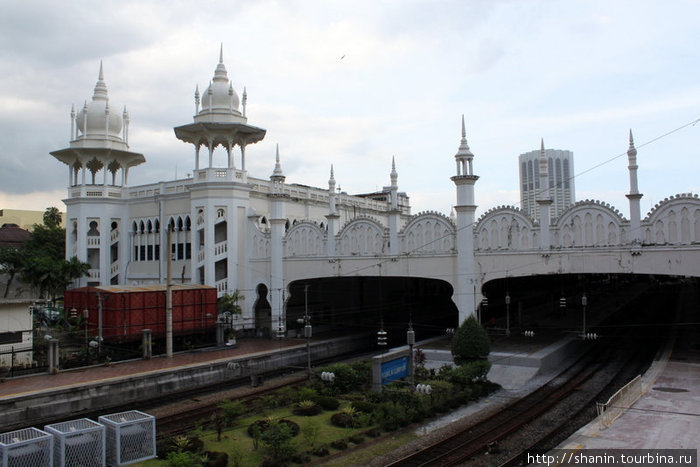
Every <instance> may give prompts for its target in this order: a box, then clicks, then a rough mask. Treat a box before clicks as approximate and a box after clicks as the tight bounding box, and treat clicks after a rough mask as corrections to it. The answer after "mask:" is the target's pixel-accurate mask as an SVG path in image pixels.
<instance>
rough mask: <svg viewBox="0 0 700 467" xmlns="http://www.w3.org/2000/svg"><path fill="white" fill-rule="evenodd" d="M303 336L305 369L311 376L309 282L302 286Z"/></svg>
mask: <svg viewBox="0 0 700 467" xmlns="http://www.w3.org/2000/svg"><path fill="white" fill-rule="evenodd" d="M304 336H305V337H306V370H307V371H308V373H309V378H311V323H310V322H309V284H306V285H305V286H304Z"/></svg>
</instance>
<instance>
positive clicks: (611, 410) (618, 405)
mask: <svg viewBox="0 0 700 467" xmlns="http://www.w3.org/2000/svg"><path fill="white" fill-rule="evenodd" d="M641 396H642V377H641V376H640V375H637V376H636V377H635V378H634V379H633V380H632V381H630V382H629V383H627V384H625V385H624V386H623V387H621V388H620V389H619V390H618V391H617V392H616V393H615V394H613V395H612V396H611V397H610V399H608V401H607V402H605V403H602V402H596V409H597V411H598V423H599V424H600V426H601V428H606V427H608V426H610V424H611V423H612V422H613V421H614V420H615V419H616V418H617V417H619V416H620V415H622V414H623V413H624V412H625V410H627V409H629V408H630V407H631V406H632V404H634V403H635V402H637V399H639V398H640V397H641Z"/></svg>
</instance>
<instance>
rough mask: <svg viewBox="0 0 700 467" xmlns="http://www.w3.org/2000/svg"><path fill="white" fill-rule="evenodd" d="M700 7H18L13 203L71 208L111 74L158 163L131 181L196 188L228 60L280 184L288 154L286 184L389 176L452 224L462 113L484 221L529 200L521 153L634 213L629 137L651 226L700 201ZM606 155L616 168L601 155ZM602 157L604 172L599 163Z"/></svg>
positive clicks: (3, 111) (1, 128)
mask: <svg viewBox="0 0 700 467" xmlns="http://www.w3.org/2000/svg"><path fill="white" fill-rule="evenodd" d="M698 18H700V2H698V1H697V0H686V1H684V0H670V1H667V2H662V1H658V0H633V1H623V0H614V1H610V0H603V1H573V0H572V1H526V0H522V1H493V0H484V1H475V0H457V1H411V0H401V1H398V0H397V1H377V0H370V1H365V0H352V1H329V0H324V1H287V0H285V1H265V0H255V1H232V0H225V1H203V2H186V1H173V0H169V1H165V0H163V1H144V0H139V1H123V0H121V1H103V2H94V1H87V0H86V1H70V2H56V1H48V0H47V1H32V0H22V1H8V0H5V1H3V2H2V14H1V15H0V167H2V169H0V170H1V171H0V208H14V209H41V210H43V209H44V208H46V207H47V206H57V207H59V208H60V209H61V210H65V205H64V204H63V203H62V202H61V199H62V198H64V197H65V194H66V185H67V183H68V180H67V179H68V175H67V172H68V171H67V169H66V167H65V166H64V165H63V164H62V163H60V162H58V161H57V160H56V159H54V158H53V157H52V156H51V155H49V152H50V151H53V150H57V149H62V148H65V147H67V146H68V144H69V137H70V118H69V114H70V109H71V104H75V106H76V108H79V107H81V106H82V104H83V102H84V101H85V100H86V99H88V100H89V99H90V98H91V96H92V92H93V88H94V86H95V82H96V80H97V75H98V70H99V63H100V60H103V62H104V73H105V81H106V83H107V86H108V89H109V97H110V107H111V108H119V109H121V108H122V107H123V106H124V105H126V106H127V108H128V110H129V113H130V116H131V126H130V138H129V143H130V147H131V150H132V151H135V152H140V153H142V154H144V155H145V157H146V163H145V164H142V165H141V166H139V167H136V168H134V169H132V170H131V171H130V173H129V182H130V185H136V184H145V183H154V182H158V181H167V180H171V179H173V178H174V177H175V176H176V174H177V176H178V177H184V176H185V175H186V174H187V173H188V172H191V171H192V169H193V167H194V150H193V148H192V146H191V145H188V144H185V143H183V142H181V141H179V140H177V139H176V138H175V136H174V133H173V130H172V128H173V127H175V126H179V125H184V124H187V123H190V122H192V116H193V113H194V98H193V94H194V89H195V85H197V84H198V85H199V88H200V91H202V90H204V89H205V88H206V86H207V84H208V82H209V80H210V79H211V78H212V77H213V73H214V69H215V68H216V64H217V62H218V57H219V46H220V44H222V43H223V50H224V63H225V65H226V68H227V70H228V73H229V78H231V79H232V80H233V85H234V88H235V90H236V91H237V93H238V94H239V95H241V94H242V92H243V86H246V87H247V90H248V107H247V114H248V122H249V123H250V124H252V125H256V126H260V127H262V128H266V129H267V136H266V138H265V140H263V141H262V142H260V143H258V144H256V145H252V146H249V147H248V148H247V151H246V156H247V157H246V162H247V169H248V172H249V174H250V175H251V176H254V177H262V178H267V177H269V175H270V174H271V173H272V170H273V168H274V157H275V144H279V145H280V154H281V160H282V169H283V170H284V172H285V175H286V176H287V182H288V183H301V184H306V185H312V186H318V187H324V188H327V186H328V185H327V180H328V176H329V170H330V164H331V163H332V164H334V167H335V178H336V180H337V183H338V184H339V185H340V186H341V188H342V190H343V191H346V192H348V193H362V192H370V191H374V190H376V189H381V187H382V186H385V185H388V184H389V182H390V179H389V173H390V171H391V158H392V156H395V158H396V165H397V171H398V173H399V189H400V190H401V191H405V192H407V194H408V195H409V196H410V197H411V202H412V205H413V213H418V212H421V211H426V210H433V211H439V212H442V213H444V214H449V212H450V209H451V207H452V205H453V204H455V194H454V193H455V191H454V185H453V183H452V182H451V181H450V176H452V175H454V174H455V163H454V154H455V152H456V151H457V147H458V146H459V140H460V132H461V123H460V119H461V115H462V114H464V116H465V120H466V128H467V139H468V141H469V145H470V147H471V149H472V151H473V153H474V154H475V159H474V172H475V174H477V175H479V176H480V177H481V178H480V179H479V181H478V182H477V184H476V199H477V203H478V204H479V210H478V211H477V214H480V213H483V212H484V211H486V210H488V209H490V208H492V207H495V206H498V205H518V204H519V192H518V165H517V157H518V155H519V154H521V153H524V152H528V151H531V150H535V149H539V146H540V139H541V138H544V143H545V147H546V148H552V149H568V150H571V151H573V152H574V159H575V163H574V167H575V173H577V174H580V175H578V176H577V178H576V182H575V183H576V198H577V199H578V200H582V199H599V200H602V201H605V202H608V203H611V204H613V205H614V206H615V207H617V208H618V209H619V210H620V211H621V212H622V213H623V214H624V215H625V216H628V213H629V209H628V204H627V199H626V198H625V196H624V195H625V193H627V192H628V191H629V185H628V173H627V158H626V157H624V156H623V157H616V156H620V155H622V154H624V153H625V151H626V150H627V145H628V140H627V138H628V131H629V129H630V128H631V129H632V131H633V132H634V137H635V142H636V143H637V146H641V145H643V144H644V143H646V142H649V141H651V140H654V139H656V138H657V137H659V136H661V135H664V134H666V133H668V132H670V131H672V130H675V129H677V128H679V127H683V126H684V125H687V126H685V128H682V129H680V130H678V131H676V132H674V133H672V134H670V135H668V136H665V137H663V138H660V139H658V140H657V141H655V142H653V143H651V144H648V145H646V146H644V147H642V148H640V149H639V155H638V161H639V166H640V168H639V185H640V191H641V192H642V193H644V198H642V211H643V214H642V215H645V214H646V213H647V212H648V211H649V209H650V208H651V206H653V204H654V203H657V202H659V201H661V200H662V199H663V198H664V197H667V196H670V195H673V194H676V193H684V192H691V191H692V192H694V193H697V192H699V191H700V164H699V163H698V158H699V157H700V124H698V125H695V126H692V125H688V124H689V123H692V122H694V121H696V120H697V119H698V118H700V79H699V78H700V45H699V44H700V27H699V26H698V24H699V23H698ZM606 161H609V162H606ZM601 164H602V165H601Z"/></svg>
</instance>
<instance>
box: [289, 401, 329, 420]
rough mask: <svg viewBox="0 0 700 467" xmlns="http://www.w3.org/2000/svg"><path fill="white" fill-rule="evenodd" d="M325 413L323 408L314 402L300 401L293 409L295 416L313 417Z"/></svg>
mask: <svg viewBox="0 0 700 467" xmlns="http://www.w3.org/2000/svg"><path fill="white" fill-rule="evenodd" d="M322 411H323V409H321V407H320V406H319V405H318V404H317V403H316V402H314V401H308V400H307V401H300V402H297V404H296V406H295V407H294V408H293V409H292V412H293V413H294V414H295V415H302V416H304V417H312V416H314V415H318V414H320V413H321V412H322Z"/></svg>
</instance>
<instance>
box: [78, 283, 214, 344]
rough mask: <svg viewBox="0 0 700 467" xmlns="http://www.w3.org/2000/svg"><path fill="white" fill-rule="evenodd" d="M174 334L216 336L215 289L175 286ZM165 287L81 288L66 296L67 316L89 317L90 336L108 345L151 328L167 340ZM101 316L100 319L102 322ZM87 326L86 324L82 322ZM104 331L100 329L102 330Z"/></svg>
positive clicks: (118, 286) (139, 334) (128, 339)
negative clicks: (213, 334)
mask: <svg viewBox="0 0 700 467" xmlns="http://www.w3.org/2000/svg"><path fill="white" fill-rule="evenodd" d="M172 291H173V292H172V297H173V335H174V336H188V335H195V334H206V333H213V332H214V330H215V326H216V320H217V308H216V288H215V287H209V286H206V285H199V284H178V285H173V286H172ZM165 304H166V286H165V285H163V284H154V285H141V286H126V285H109V286H97V287H80V288H77V289H72V290H67V291H66V292H65V294H64V310H66V312H67V313H68V316H73V317H76V316H82V317H83V319H84V318H87V333H88V334H89V335H90V336H91V337H96V336H99V335H100V331H101V334H102V338H103V340H104V341H105V342H114V343H121V342H132V341H138V340H140V339H141V335H142V332H141V331H142V330H143V329H150V330H151V332H152V336H153V338H154V339H160V338H164V337H165ZM100 315H101V319H100ZM83 323H85V321H83ZM100 328H101V329H100Z"/></svg>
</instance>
